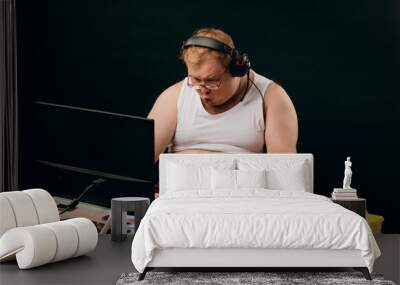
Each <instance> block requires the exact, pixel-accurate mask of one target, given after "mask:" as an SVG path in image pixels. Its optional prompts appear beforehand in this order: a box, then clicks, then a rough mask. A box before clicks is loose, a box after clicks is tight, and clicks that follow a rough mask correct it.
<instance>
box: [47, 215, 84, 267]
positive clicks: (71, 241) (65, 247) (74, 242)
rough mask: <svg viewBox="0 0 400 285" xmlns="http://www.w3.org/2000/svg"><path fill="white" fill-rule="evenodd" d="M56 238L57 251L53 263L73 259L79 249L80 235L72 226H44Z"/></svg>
mask: <svg viewBox="0 0 400 285" xmlns="http://www.w3.org/2000/svg"><path fill="white" fill-rule="evenodd" d="M43 226H44V227H47V228H49V229H50V230H51V231H52V232H53V233H54V234H55V236H56V242H57V250H56V254H55V256H54V258H53V259H52V260H51V262H57V261H60V260H64V259H67V258H70V257H73V256H74V255H75V253H76V251H77V249H78V233H77V232H76V230H75V229H72V228H71V224H69V223H65V221H62V222H55V223H48V224H43Z"/></svg>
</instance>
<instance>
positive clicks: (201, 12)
mask: <svg viewBox="0 0 400 285" xmlns="http://www.w3.org/2000/svg"><path fill="white" fill-rule="evenodd" d="M298 2H299V3H297V2H295V1H272V2H271V1H268V2H266V3H261V1H247V2H246V3H243V2H237V3H236V2H233V1H231V2H227V3H223V2H222V1H216V2H215V3H213V4H212V5H205V4H204V3H199V2H196V3H193V4H191V3H189V2H185V1H182V2H176V1H168V2H167V1H165V2H162V1H159V2H157V1H140V2H139V1H129V0H124V1H122V0H120V1H73V2H71V1H50V0H49V1H41V2H39V3H37V2H35V4H34V5H33V4H32V3H31V2H30V1H21V0H20V1H18V7H17V8H18V16H19V20H18V29H19V35H18V39H19V58H20V102H21V110H22V112H21V130H22V132H21V138H22V157H23V158H22V169H21V171H22V180H23V185H24V186H29V181H30V173H29V169H28V165H29V158H30V148H29V140H30V138H31V137H33V136H34V133H33V132H32V131H30V130H31V128H30V125H29V124H30V122H29V118H30V112H31V111H30V107H29V106H30V102H31V101H32V100H34V99H42V100H47V101H50V102H54V103H63V104H70V105H78V106H82V107H89V108H97V109H102V110H107V111H113V112H121V113H127V114H132V115H137V116H146V115H147V113H148V111H149V110H150V108H151V106H152V104H153V102H154V100H155V99H156V97H157V96H158V94H159V93H160V92H161V91H162V90H164V89H165V88H167V87H168V86H169V85H171V84H173V83H174V82H176V81H178V80H180V79H182V78H183V77H184V76H185V68H184V66H183V65H182V64H181V63H180V62H179V60H178V59H177V58H178V53H179V48H180V44H181V43H182V41H183V40H184V39H185V38H187V37H188V36H189V35H190V34H191V32H192V31H193V30H195V29H197V28H200V27H203V26H214V27H217V28H221V29H224V30H226V31H227V32H228V33H230V34H231V35H232V37H233V38H234V40H235V42H236V45H237V47H238V48H239V49H241V50H244V51H246V52H247V53H248V54H249V55H250V57H251V60H252V65H253V68H254V69H255V70H256V71H257V72H258V73H261V74H263V75H265V76H267V77H269V78H271V79H273V80H275V81H277V82H279V83H280V84H281V85H282V86H283V87H284V88H285V89H286V91H287V92H288V94H289V95H290V97H291V98H292V100H293V102H294V104H295V107H296V110H297V113H298V118H299V128H300V129H299V131H300V134H299V143H298V151H299V152H311V153H313V154H314V155H315V192H316V193H318V194H322V195H330V192H331V191H332V188H333V187H339V186H341V183H342V179H343V170H344V164H343V162H344V160H345V158H346V156H351V157H352V160H353V173H354V175H353V182H352V186H353V187H355V188H357V189H358V191H359V195H360V196H362V197H365V198H367V199H368V202H367V204H368V210H369V212H371V213H376V214H381V215H383V216H384V217H385V222H384V231H385V232H397V233H399V232H400V221H399V220H398V219H396V218H397V217H398V213H397V208H398V202H397V200H398V199H399V198H400V194H399V192H398V189H397V183H396V182H397V177H398V173H397V172H398V166H397V165H398V161H399V159H400V156H399V151H398V146H399V144H400V136H399V127H398V124H399V123H400V119H399V114H400V99H399V95H400V92H399V91H400V87H399V85H398V81H399V79H400V72H399V70H400V69H399V68H400V2H398V1H379V2H377V1H372V0H371V1H361V0H360V1H352V0H351V1H307V3H303V2H304V1H298Z"/></svg>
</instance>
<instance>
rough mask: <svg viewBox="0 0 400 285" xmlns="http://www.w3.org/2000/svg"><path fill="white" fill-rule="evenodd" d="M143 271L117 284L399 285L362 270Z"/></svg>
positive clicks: (124, 277) (123, 275)
mask: <svg viewBox="0 0 400 285" xmlns="http://www.w3.org/2000/svg"><path fill="white" fill-rule="evenodd" d="M138 276H139V273H126V274H122V275H121V277H120V278H119V279H118V281H117V285H145V284H157V285H164V284H169V285H186V284H195V285H197V284H213V285H219V284H221V285H239V284H240V285H247V284H252V285H253V284H266V285H278V284H279V285H292V284H293V285H294V284H296V285H297V284H310V285H311V284H318V285H319V284H328V285H336V284H337V285H346V284H356V285H358V284H368V285H371V284H373V285H375V284H376V285H378V284H379V285H395V283H394V282H392V281H389V280H384V279H383V277H382V275H375V274H372V281H368V280H366V279H365V278H364V276H363V275H362V273H361V272H155V271H150V272H147V274H146V277H145V279H143V280H142V281H138Z"/></svg>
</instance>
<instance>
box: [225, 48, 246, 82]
mask: <svg viewBox="0 0 400 285" xmlns="http://www.w3.org/2000/svg"><path fill="white" fill-rule="evenodd" d="M249 70H250V60H249V57H248V56H247V54H245V53H243V54H240V53H239V52H238V51H237V50H234V52H233V53H232V60H231V62H230V65H229V71H230V73H231V75H232V76H233V77H242V76H244V75H245V74H246V73H247V72H248V71H249Z"/></svg>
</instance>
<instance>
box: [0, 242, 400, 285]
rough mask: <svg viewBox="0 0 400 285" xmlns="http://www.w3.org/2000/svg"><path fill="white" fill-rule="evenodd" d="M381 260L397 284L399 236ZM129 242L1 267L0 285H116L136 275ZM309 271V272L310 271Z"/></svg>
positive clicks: (381, 268)
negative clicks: (22, 265)
mask: <svg viewBox="0 0 400 285" xmlns="http://www.w3.org/2000/svg"><path fill="white" fill-rule="evenodd" d="M376 240H377V242H378V244H379V247H380V249H381V251H382V256H381V257H380V258H379V259H377V260H376V263H375V266H374V272H375V273H382V274H384V276H385V278H386V279H389V280H392V281H394V282H395V283H397V284H399V283H400V263H399V261H400V234H397V235H377V236H376ZM131 243H132V239H131V238H129V239H127V240H126V241H124V242H120V243H115V242H112V241H111V240H110V235H100V236H99V244H98V246H97V248H96V250H95V251H94V252H92V253H90V254H89V255H88V256H81V257H77V258H74V259H69V260H65V261H61V262H58V263H52V264H47V265H44V266H41V267H37V268H33V269H29V270H19V269H18V266H17V264H16V262H8V263H3V264H1V265H0V284H1V285H6V284H7V285H8V284H115V283H116V281H117V280H118V278H119V276H120V275H121V274H122V273H124V272H132V271H135V270H134V267H133V265H132V262H131V258H130V252H131ZM310 271H311V270H310Z"/></svg>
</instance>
